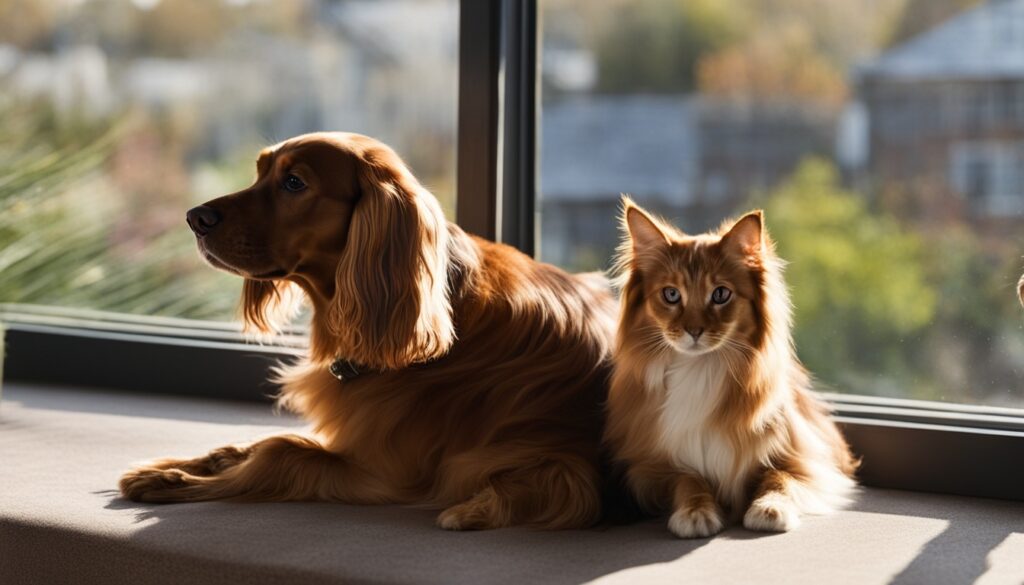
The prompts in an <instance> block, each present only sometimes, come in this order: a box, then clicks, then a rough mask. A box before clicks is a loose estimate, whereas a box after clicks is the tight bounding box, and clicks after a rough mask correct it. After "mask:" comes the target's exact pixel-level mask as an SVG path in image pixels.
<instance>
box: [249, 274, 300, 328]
mask: <svg viewBox="0 0 1024 585" xmlns="http://www.w3.org/2000/svg"><path fill="white" fill-rule="evenodd" d="M304 298H305V297H303V295H302V290H301V289H300V288H299V287H298V286H297V285H295V284H292V283H291V282H288V281H285V280H253V279H251V278H246V279H245V282H244V283H243V284H242V301H241V307H240V308H239V312H240V313H241V314H242V323H243V324H244V330H245V332H246V333H261V334H272V333H279V332H280V331H281V328H282V327H283V326H285V325H287V324H288V322H289V321H291V319H292V318H293V317H295V314H296V313H298V312H299V308H300V307H301V306H302V302H303V300H304Z"/></svg>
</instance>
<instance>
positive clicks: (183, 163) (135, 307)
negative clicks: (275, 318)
mask: <svg viewBox="0 0 1024 585" xmlns="http://www.w3.org/2000/svg"><path fill="white" fill-rule="evenodd" d="M457 35H458V4H457V2H456V0H362V1H357V0H350V1H344V0H0V302H17V303H36V304H46V305H61V306H71V307H86V308H94V309H106V310H113V311H123V312H132V313H145V314H161V315H173V316H184V317H195V318H211V319H230V318H232V316H233V314H234V307H235V303H236V301H237V296H238V291H239V289H240V286H241V279H239V278H237V277H233V276H230V275H227V274H223V273H220V272H218V271H216V270H214V269H212V268H210V267H208V266H205V265H204V264H203V263H202V262H201V261H200V259H199V257H198V255H197V254H196V252H195V247H194V243H193V241H192V236H191V234H190V232H189V230H188V229H187V228H186V226H185V222H184V214H185V210H187V209H188V208H190V207H192V206H193V205H196V204H198V203H201V202H203V201H206V200H209V199H212V198H213V197H216V196H219V195H222V194H226V193H230V192H233V191H236V190H239V189H242V188H244V187H246V186H248V185H249V184H250V183H251V181H252V179H253V177H254V176H255V159H256V155H257V153H258V151H259V150H260V149H261V148H262V147H264V146H267V145H270V144H273V143H275V142H277V141H280V140H283V139H286V138H289V137H291V136H294V135H297V134H301V133H304V132H310V131H315V130H345V131H353V132H360V133H364V134H369V135H371V136H374V137H376V138H379V139H381V140H383V141H384V142H386V143H388V144H390V145H391V146H393V147H394V148H395V149H396V150H397V151H398V152H399V153H400V154H401V155H403V156H404V158H405V159H406V160H407V161H408V162H409V163H410V165H411V166H412V168H413V171H414V172H415V173H416V174H417V175H418V176H419V177H420V179H421V180H422V181H423V182H424V183H425V184H426V185H427V186H428V187H429V188H430V189H431V190H432V191H433V192H434V193H435V194H437V195H438V197H439V198H440V199H441V201H442V203H443V205H444V207H445V209H446V211H448V212H451V211H452V210H453V209H454V179H453V175H454V165H455V162H454V142H455V112H456V88H457V79H456V78H457V61H456V60H457V41H458V39H457Z"/></svg>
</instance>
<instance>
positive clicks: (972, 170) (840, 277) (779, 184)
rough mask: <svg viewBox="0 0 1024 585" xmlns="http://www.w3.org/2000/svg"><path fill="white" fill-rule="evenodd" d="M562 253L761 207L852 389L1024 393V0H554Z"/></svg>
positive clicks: (552, 221)
mask: <svg viewBox="0 0 1024 585" xmlns="http://www.w3.org/2000/svg"><path fill="white" fill-rule="evenodd" d="M541 5H542V7H543V27H544V32H543V68H544V69H543V71H544V94H543V95H544V97H543V114H542V116H543V120H542V132H543V143H542V149H541V154H540V157H541V162H542V166H541V169H542V170H541V191H542V201H541V204H540V205H539V206H538V208H539V209H540V210H541V211H540V218H539V219H540V224H541V226H542V227H541V242H540V249H541V256H542V258H543V259H545V260H547V261H550V262H554V263H556V264H559V265H562V266H566V267H569V268H573V269H596V268H606V267H607V266H608V258H609V256H610V255H611V254H612V252H613V249H614V247H615V245H616V244H617V242H618V239H619V234H618V233H617V230H616V228H617V222H616V219H615V218H616V213H617V207H618V195H619V193H620V192H624V193H631V194H633V195H634V197H635V198H636V199H637V201H638V202H639V203H641V204H642V205H645V206H647V207H649V208H651V209H653V210H656V211H658V212H660V213H661V214H663V215H664V216H665V217H667V218H669V219H671V220H673V221H674V222H676V224H677V225H679V226H681V227H682V228H683V229H685V230H687V231H690V232H692V233H696V232H701V231H704V230H707V229H709V228H713V227H716V226H717V225H718V224H719V223H720V222H721V221H722V219H723V218H725V217H728V216H730V215H735V214H737V213H742V212H743V211H745V210H747V209H750V208H752V207H763V208H764V209H765V211H766V221H767V226H768V229H769V230H770V232H771V233H772V235H773V236H774V237H775V239H776V240H777V242H778V249H779V253H780V254H781V256H782V257H783V258H785V259H786V260H788V261H789V267H788V270H787V273H786V275H787V281H788V284H789V286H790V288H791V290H792V296H793V301H794V303H795V306H796V311H795V316H796V329H795V332H796V343H797V346H798V351H799V354H800V356H801V357H802V358H803V360H804V361H805V362H806V363H807V365H808V367H809V368H810V369H811V370H812V372H814V373H815V375H816V376H817V377H818V379H819V381H820V386H821V387H822V388H824V389H830V390H834V391H841V392H855V393H861V394H877V395H885V396H898V397H906V398H925V399H936V400H948V401H956V402H971V403H984V404H990V405H1008V406H1024V391H1022V388H1021V377H1022V374H1024V332H1022V330H1021V322H1022V317H1021V309H1020V306H1019V304H1018V302H1017V300H1016V293H1015V284H1016V281H1017V278H1018V277H1019V276H1020V273H1021V270H1022V267H1024V262H1022V254H1024V0H989V1H987V2H984V1H979V0H638V1H626V0H604V1H601V2H591V1H587V0H542V4H541Z"/></svg>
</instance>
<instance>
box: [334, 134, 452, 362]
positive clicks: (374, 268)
mask: <svg viewBox="0 0 1024 585" xmlns="http://www.w3.org/2000/svg"><path fill="white" fill-rule="evenodd" d="M357 156H358V158H359V160H358V162H357V164H356V168H357V171H356V172H357V174H358V182H359V188H360V196H359V200H358V202H357V203H356V206H355V209H354V211H353V215H352V220H351V224H350V226H349V233H348V242H347V243H346V245H345V252H344V255H343V257H342V259H341V262H340V263H339V265H338V273H337V282H336V285H337V292H336V294H335V300H334V304H333V305H332V310H333V313H332V314H331V317H330V321H331V322H330V324H329V327H330V328H331V329H332V333H333V334H334V335H335V336H336V337H337V338H338V339H339V340H340V341H341V342H342V346H343V347H342V350H343V351H344V354H345V357H346V358H348V359H351V360H354V361H357V362H361V363H364V364H366V365H370V366H375V367H383V368H389V369H395V368H401V367H404V366H407V365H409V364H411V363H415V362H418V361H425V360H429V359H432V358H435V357H439V356H441V355H443V354H444V353H445V352H447V351H448V348H449V347H451V344H452V342H453V341H454V338H455V332H454V326H453V323H452V317H451V306H450V304H449V300H448V291H447V276H448V275H447V271H448V224H447V222H446V221H445V218H444V213H443V212H442V211H441V207H440V205H439V204H438V202H437V199H435V198H434V196H433V195H431V194H430V193H429V192H427V190H426V189H425V188H423V187H422V186H421V185H420V184H419V182H418V181H417V180H416V179H415V178H414V177H413V176H412V173H410V172H409V170H408V169H407V168H406V166H405V164H404V163H403V162H402V161H401V159H399V158H398V155H396V154H395V153H394V152H393V151H391V150H390V149H389V148H387V147H385V146H382V145H376V146H372V147H369V148H367V149H365V150H364V151H362V152H361V153H359V154H358V155H357Z"/></svg>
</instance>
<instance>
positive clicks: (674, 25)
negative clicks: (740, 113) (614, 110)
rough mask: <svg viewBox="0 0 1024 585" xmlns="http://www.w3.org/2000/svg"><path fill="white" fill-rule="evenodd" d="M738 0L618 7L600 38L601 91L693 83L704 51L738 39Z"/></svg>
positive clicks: (671, 0) (653, 1) (670, 88)
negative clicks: (735, 3)
mask: <svg viewBox="0 0 1024 585" xmlns="http://www.w3.org/2000/svg"><path fill="white" fill-rule="evenodd" d="M738 14H740V12H739V11H737V10H734V7H733V2H731V1H722V0H696V1H694V0H649V1H645V2H640V3H624V4H621V5H619V6H617V7H616V15H615V18H613V19H612V21H613V24H612V25H611V26H610V27H609V28H608V30H607V32H605V33H604V34H602V35H601V36H600V38H599V39H598V41H597V46H596V52H597V57H598V77H599V87H598V89H599V90H600V91H607V92H620V91H624V92H631V93H642V92H655V93H673V92H682V91H689V90H692V89H693V88H694V79H695V73H696V67H697V63H698V61H699V60H700V58H701V56H703V55H706V54H709V53H711V52H714V51H715V50H717V49H719V48H722V47H725V46H727V45H729V44H730V43H732V42H734V41H735V40H736V39H737V38H739V36H740V35H741V33H742V29H743V28H744V23H743V21H742V19H741V18H739V17H738V16H737V15H738Z"/></svg>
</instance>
